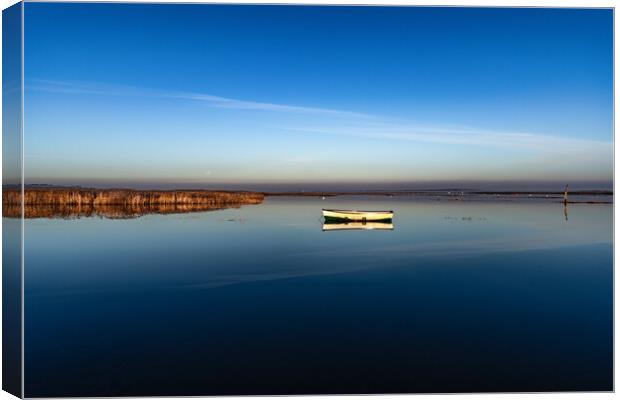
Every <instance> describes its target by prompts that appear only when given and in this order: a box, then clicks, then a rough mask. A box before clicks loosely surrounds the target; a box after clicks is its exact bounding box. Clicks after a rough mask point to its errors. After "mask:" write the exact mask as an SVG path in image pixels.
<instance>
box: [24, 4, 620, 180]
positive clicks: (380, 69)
mask: <svg viewBox="0 0 620 400" xmlns="http://www.w3.org/2000/svg"><path fill="white" fill-rule="evenodd" d="M25 12H26V14H25V41H26V53H25V77H26V78H25V79H26V93H25V118H26V123H25V146H26V147H25V149H26V150H25V171H26V181H27V182H30V183H35V182H37V183H63V184H68V183H70V184H117V183H118V184H136V183H140V182H142V183H145V182H150V183H153V184H157V183H161V184H165V183H172V182H182V183H188V184H195V185H204V186H218V185H220V186H221V185H225V184H230V183H235V184H241V185H243V184H249V183H252V184H256V183H289V182H298V183H299V182H301V183H304V182H308V183H311V182H315V183H316V182H324V183H338V182H341V183H358V184H362V185H363V184H364V183H371V182H444V181H499V182H510V181H530V180H531V181H557V182H564V181H571V182H572V181H581V182H585V181H591V182H605V181H607V182H609V181H610V180H611V179H612V164H613V146H612V141H613V120H612V117H613V108H612V105H613V90H612V89H613V88H612V82H613V59H612V57H613V56H612V22H613V15H612V12H611V11H610V10H603V9H598V10H573V9H525V8H522V9H500V8H495V9H483V8H469V9H464V8H419V7H410V8H402V7H316V6H315V7H308V6H222V5H161V4H160V5H144V4H125V5H122V4H70V3H65V4H62V3H55V4H51V3H50V4H46V3H27V4H26V11H25Z"/></svg>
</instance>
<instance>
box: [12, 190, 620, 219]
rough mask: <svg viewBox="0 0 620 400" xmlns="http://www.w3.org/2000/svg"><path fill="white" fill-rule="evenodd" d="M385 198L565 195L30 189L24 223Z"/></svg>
mask: <svg viewBox="0 0 620 400" xmlns="http://www.w3.org/2000/svg"><path fill="white" fill-rule="evenodd" d="M348 195H358V196H359V195H363V196H387V197H395V196H399V197H405V196H409V197H415V198H420V199H427V200H450V201H476V200H477V201H523V200H525V201H536V200H539V201H540V200H542V201H556V202H563V201H564V200H563V197H564V192H561V191H556V192H553V191H549V192H541V191H531V192H524V191H497V192H493V191H475V190H461V189H445V190H415V191H408V190H399V191H346V192H335V191H330V192H318V191H313V192H299V191H298V192H246V191H218V190H134V189H92V188H81V187H45V186H43V187H39V186H34V187H26V188H25V189H24V193H23V208H24V210H23V211H24V216H25V217H26V218H50V217H55V218H76V217H83V216H84V217H85V216H102V217H106V218H136V217H139V216H141V215H145V214H172V213H188V212H197V211H210V210H219V209H225V208H237V207H241V206H243V205H249V204H260V203H262V202H263V200H264V198H265V197H266V196H304V197H330V196H348ZM568 198H569V200H568V201H567V203H587V204H611V203H613V192H611V191H606V190H590V191H571V192H569V193H568ZM2 205H3V212H2V215H3V216H4V217H13V218H18V217H21V213H22V207H21V205H22V190H21V188H17V187H4V188H3V194H2Z"/></svg>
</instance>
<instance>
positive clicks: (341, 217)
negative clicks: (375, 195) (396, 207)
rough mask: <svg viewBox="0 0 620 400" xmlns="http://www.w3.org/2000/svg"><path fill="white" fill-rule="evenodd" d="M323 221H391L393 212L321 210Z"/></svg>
mask: <svg viewBox="0 0 620 400" xmlns="http://www.w3.org/2000/svg"><path fill="white" fill-rule="evenodd" d="M323 217H324V218H325V221H330V220H331V221H391V220H392V218H393V217H394V212H393V211H357V210H326V209H323Z"/></svg>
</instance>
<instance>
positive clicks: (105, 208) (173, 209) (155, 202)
mask: <svg viewBox="0 0 620 400" xmlns="http://www.w3.org/2000/svg"><path fill="white" fill-rule="evenodd" d="M20 200H21V193H20V191H19V190H16V189H5V190H4V191H3V197H2V201H3V216H4V217H13V218H17V217H20V216H21V209H20ZM262 201H263V195H262V194H260V193H251V192H215V191H201V190H196V191H139V190H117V189H113V190H90V189H26V191H25V193H24V216H25V217H26V218H79V217H88V216H101V217H105V218H116V219H120V218H136V217H139V216H141V215H145V214H174V213H190V212H199V211H211V210H219V209H225V208H237V207H240V206H242V205H246V204H259V203H261V202H262Z"/></svg>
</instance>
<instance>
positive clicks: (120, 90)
mask: <svg viewBox="0 0 620 400" xmlns="http://www.w3.org/2000/svg"><path fill="white" fill-rule="evenodd" d="M26 89H27V90H35V91H44V92H50V93H66V94H96V95H108V96H136V97H151V98H153V97H155V98H162V99H172V100H186V101H192V102H197V103H201V104H204V105H206V106H208V107H217V108H226V109H235V110H249V111H264V112H270V113H286V114H312V115H316V116H317V117H320V118H314V119H307V118H306V119H304V120H303V122H298V123H289V124H288V125H281V124H279V125H278V126H277V129H280V130H282V129H284V130H287V131H289V132H299V133H303V134H313V135H317V134H320V135H340V136H350V137H357V138H367V139H382V140H394V141H407V142H419V143H431V144H440V145H454V146H490V147H500V148H509V149H515V150H522V151H527V152H531V153H532V154H535V153H537V152H544V153H546V154H549V155H553V154H567V153H578V154H581V155H588V154H589V155H590V156H591V157H592V158H598V157H605V158H609V159H610V160H611V156H612V151H613V149H612V143H611V142H604V141H595V140H588V139H579V138H570V137H565V136H555V135H549V134H541V133H529V132H510V131H501V130H488V129H478V128H473V127H468V126H460V125H450V124H445V123H416V122H411V121H407V120H395V119H392V118H386V117H383V116H379V115H371V114H367V113H359V112H353V111H347V110H338V109H330V108H321V107H306V106H299V105H292V104H281V103H270V102H260V101H252V100H242V99H235V98H230V97H223V96H216V95H213V94H208V93H197V92H184V91H172V90H170V91H164V90H158V89H149V88H143V87H136V86H121V85H111V84H101V83H92V82H79V81H55V80H42V79H30V80H28V81H27V82H26Z"/></svg>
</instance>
